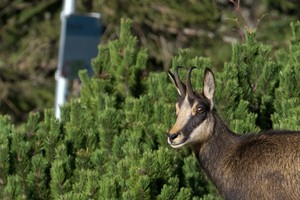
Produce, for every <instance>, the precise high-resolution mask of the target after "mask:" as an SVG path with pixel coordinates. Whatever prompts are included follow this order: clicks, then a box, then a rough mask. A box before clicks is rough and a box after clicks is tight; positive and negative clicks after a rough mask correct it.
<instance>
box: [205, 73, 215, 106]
mask: <svg viewBox="0 0 300 200" xmlns="http://www.w3.org/2000/svg"><path fill="white" fill-rule="evenodd" d="M214 93H215V78H214V74H213V72H212V71H211V70H210V69H209V68H206V69H205V71H204V77H203V94H204V96H205V97H206V98H208V99H209V100H210V101H211V102H212V103H213V99H214Z"/></svg>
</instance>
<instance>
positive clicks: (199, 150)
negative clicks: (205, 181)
mask: <svg viewBox="0 0 300 200" xmlns="http://www.w3.org/2000/svg"><path fill="white" fill-rule="evenodd" d="M214 122H215V124H214V129H213V134H212V136H211V138H210V139H209V140H208V141H207V142H206V143H203V144H201V145H200V146H199V145H198V147H196V145H195V146H194V147H193V149H194V152H195V154H196V156H197V159H198V161H199V164H200V167H201V168H202V169H203V170H204V172H205V173H206V174H207V176H208V177H209V178H210V179H211V180H212V181H213V182H214V183H215V185H216V186H217V187H218V188H219V187H222V186H220V185H218V184H222V182H223V180H221V177H223V174H224V173H226V167H225V165H226V164H225V163H226V160H227V158H229V157H230V155H232V152H234V150H235V149H236V148H237V147H238V145H239V141H240V139H239V136H238V135H236V134H235V133H233V132H232V131H231V130H230V129H229V128H228V127H227V126H226V125H225V123H224V122H223V121H222V120H221V119H220V118H219V116H218V115H217V114H216V115H214Z"/></svg>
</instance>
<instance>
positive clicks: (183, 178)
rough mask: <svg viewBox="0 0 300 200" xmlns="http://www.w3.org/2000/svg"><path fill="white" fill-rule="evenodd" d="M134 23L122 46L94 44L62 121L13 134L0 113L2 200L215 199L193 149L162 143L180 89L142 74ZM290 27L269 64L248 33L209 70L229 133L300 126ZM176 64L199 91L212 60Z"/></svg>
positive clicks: (38, 117) (46, 116)
mask: <svg viewBox="0 0 300 200" xmlns="http://www.w3.org/2000/svg"><path fill="white" fill-rule="evenodd" d="M131 26H132V22H131V21H130V20H125V19H123V20H122V21H121V26H120V27H121V28H120V33H119V37H118V39H116V40H113V41H110V42H108V43H107V44H106V45H100V46H99V54H98V56H97V57H96V58H95V59H94V60H93V62H92V63H93V69H94V71H95V76H94V77H93V78H89V77H88V75H87V72H86V71H81V72H80V74H79V75H80V79H81V81H82V84H83V87H82V90H81V94H80V97H79V98H77V99H72V100H71V101H70V102H69V103H68V104H66V105H65V106H64V107H63V108H62V117H61V120H60V121H58V120H57V119H56V118H55V117H54V114H53V110H52V109H47V110H45V111H44V112H42V113H41V114H39V113H31V114H30V115H29V118H28V120H27V122H26V123H24V124H21V125H20V126H19V127H15V126H14V125H13V124H12V122H11V120H10V119H9V117H8V116H0V127H1V128H0V150H1V154H0V198H1V199H7V200H8V199H75V200H76V199H80V200H81V199H194V200H196V199H216V198H218V195H217V194H216V192H215V189H214V187H213V186H212V185H211V184H210V183H209V182H208V181H207V179H206V178H205V177H204V175H203V173H202V172H201V171H199V168H198V164H197V161H196V159H195V158H194V156H193V155H192V154H191V152H190V150H189V149H184V150H174V149H171V147H169V146H168V144H167V142H166V132H167V131H168V129H169V128H170V127H171V126H172V124H173V123H174V120H175V113H174V102H175V100H176V99H175V98H176V91H175V88H174V86H173V85H172V84H171V83H170V81H169V80H168V77H167V75H166V73H158V72H155V73H154V72H152V73H150V74H148V75H146V74H143V73H142V72H143V71H144V69H145V68H146V63H147V59H148V54H147V51H146V50H145V49H144V48H142V47H140V46H139V45H138V40H137V38H136V37H134V36H133V35H132V33H131V30H130V27H131ZM291 27H292V38H291V43H290V45H289V50H288V52H286V51H285V50H283V49H282V50H280V51H278V53H276V56H275V57H274V56H273V55H271V53H270V52H271V47H270V46H268V45H265V44H262V43H260V42H257V41H256V34H255V33H245V34H246V37H245V43H237V44H235V45H233V47H232V58H231V60H230V61H229V62H228V63H225V66H224V70H222V71H221V72H216V73H215V74H216V80H217V81H218V82H217V99H216V105H217V109H218V110H219V112H220V113H221V115H222V117H223V118H224V119H225V120H226V121H227V123H228V124H229V125H230V127H231V128H232V129H233V130H234V131H238V132H242V133H243V132H247V131H258V130H260V129H265V128H272V127H276V128H289V129H290V128H291V129H300V121H299V116H300V104H299V102H300V95H299V84H300V76H299V70H297V68H298V65H299V51H300V46H299V38H300V23H299V22H295V23H292V24H291ZM177 65H182V66H192V65H193V66H198V69H199V70H198V72H197V73H196V72H195V73H194V75H193V81H194V85H196V87H197V88H198V89H199V88H201V86H202V77H201V75H202V71H203V69H204V67H211V65H212V62H211V60H210V59H208V58H203V57H193V56H191V54H189V51H188V50H181V51H180V52H179V54H178V56H176V57H174V58H173V60H172V67H175V66H177ZM287 145H288V144H287Z"/></svg>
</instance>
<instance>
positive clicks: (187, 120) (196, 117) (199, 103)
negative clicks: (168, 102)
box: [168, 66, 215, 148]
mask: <svg viewBox="0 0 300 200" xmlns="http://www.w3.org/2000/svg"><path fill="white" fill-rule="evenodd" d="M179 68H181V67H179V66H178V67H176V68H175V71H174V74H172V73H171V72H170V71H169V72H168V75H169V76H170V78H171V80H172V81H173V82H174V84H175V86H176V89H177V91H178V94H179V98H178V102H177V103H176V115H177V119H176V123H175V125H174V126H173V128H172V129H171V130H170V131H169V136H168V143H169V144H170V145H171V146H172V147H173V148H180V147H182V146H186V145H188V144H201V143H204V142H206V141H207V140H208V139H209V138H210V137H211V135H212V133H213V126H214V118H213V116H212V111H213V108H214V101H213V98H214V92H215V80H214V75H213V73H212V71H211V70H210V69H208V68H206V69H205V72H204V78H203V91H202V93H196V92H195V91H194V90H193V88H192V85H191V72H192V70H193V69H195V68H196V67H191V68H190V69H189V70H188V73H187V76H186V83H185V84H184V83H183V82H182V81H181V80H180V78H179V76H178V69H179Z"/></svg>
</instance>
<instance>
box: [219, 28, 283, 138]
mask: <svg viewBox="0 0 300 200" xmlns="http://www.w3.org/2000/svg"><path fill="white" fill-rule="evenodd" d="M245 34H246V41H245V43H243V44H239V43H238V44H234V45H233V46H232V58H231V61H230V62H229V63H225V65H224V71H223V72H222V73H220V75H219V76H218V75H217V76H218V77H217V82H218V83H217V86H218V89H217V94H216V99H217V102H218V103H217V106H218V108H219V110H220V113H221V115H222V116H223V118H224V119H226V120H227V122H228V123H229V126H230V127H231V128H232V129H233V130H234V131H236V132H239V133H241V132H242V133H245V132H249V131H257V130H259V129H270V128H272V122H271V119H270V118H271V117H270V116H271V114H272V113H273V112H274V105H273V104H274V102H273V101H274V99H273V96H274V92H275V88H276V86H277V84H278V81H279V80H278V73H279V69H280V65H278V64H277V63H275V62H274V61H272V57H271V47H270V46H267V45H265V44H262V43H259V42H257V41H256V39H255V38H256V36H255V35H256V34H255V32H254V33H247V32H246V33H245Z"/></svg>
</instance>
